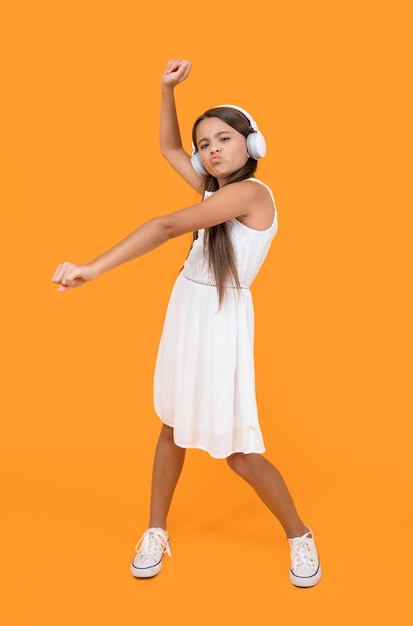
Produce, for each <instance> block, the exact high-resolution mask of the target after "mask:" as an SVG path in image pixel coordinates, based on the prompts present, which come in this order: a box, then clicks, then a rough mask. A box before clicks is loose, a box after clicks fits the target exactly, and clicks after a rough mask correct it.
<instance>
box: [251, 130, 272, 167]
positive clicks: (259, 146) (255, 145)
mask: <svg viewBox="0 0 413 626" xmlns="http://www.w3.org/2000/svg"><path fill="white" fill-rule="evenodd" d="M247 150H248V154H249V155H250V157H252V158H253V159H256V160H258V159H261V158H262V157H264V156H265V153H266V152H267V146H266V143H265V139H264V135H263V134H262V133H261V132H260V131H259V130H257V131H255V132H252V133H250V134H249V135H248V137H247Z"/></svg>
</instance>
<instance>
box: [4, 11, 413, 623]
mask: <svg viewBox="0 0 413 626" xmlns="http://www.w3.org/2000/svg"><path fill="white" fill-rule="evenodd" d="M408 5H409V3H408V2H402V1H399V0H393V1H392V2H386V1H383V2H373V1H371V0H370V1H369V0H367V1H366V2H356V1H355V0H349V1H348V2H338V3H337V2H330V1H328V0H324V1H323V0H314V1H313V2H305V1H303V0H293V1H291V2H279V1H278V0H276V1H275V2H271V3H269V2H267V3H264V4H262V5H259V4H258V5H251V4H250V3H247V2H244V1H241V2H240V1H237V2H235V1H234V0H228V2H226V3H224V4H220V5H218V6H217V5H214V4H212V5H196V3H195V4H194V3H193V2H192V1H189V0H183V1H182V2H180V3H179V4H178V5H176V6H174V5H171V4H170V3H167V2H163V3H161V4H158V3H155V4H154V3H147V4H142V3H139V2H134V1H133V0H116V1H114V0H106V1H103V0H73V1H71V0H54V1H53V0H49V1H46V0H36V1H33V2H31V1H30V0H16V1H13V2H9V3H2V7H1V9H0V59H1V61H0V63H1V70H0V83H1V90H2V96H1V101H0V108H1V118H0V177H1V184H0V199H1V200H0V201H1V234H2V245H1V256H2V260H1V268H2V272H1V287H2V308H1V317H2V324H1V332H2V338H1V346H2V349H1V353H2V361H3V363H2V368H3V370H2V376H1V382H2V395H1V414H2V435H1V441H0V446H1V450H0V452H1V456H0V463H1V475H2V486H1V489H2V493H1V507H2V518H1V523H2V526H3V528H2V532H1V536H2V539H3V541H4V544H5V545H4V547H3V548H2V557H1V560H2V566H1V576H2V577H3V578H4V580H3V581H2V582H1V589H2V592H3V593H2V595H3V600H2V602H1V608H0V611H1V612H3V613H4V618H3V623H4V624H7V625H8V626H9V625H12V624H21V625H23V624H24V625H25V626H26V625H28V624H30V625H31V624H33V625H34V624H36V625H37V624H39V625H40V624H42V625H49V624H53V625H55V624H58V625H59V626H65V625H66V624H68V625H69V624H73V623H78V624H101V625H106V624H107V625H109V624H111V625H112V624H129V623H133V622H137V621H141V620H147V619H151V622H152V623H156V624H157V623H159V624H160V623H163V621H164V620H166V619H172V620H175V619H179V620H180V623H181V624H185V625H186V624H187V625H192V624H210V623H215V624H225V623H238V624H249V623H251V622H252V620H254V621H255V620H256V621H260V622H261V623H264V624H266V623H272V622H273V621H274V622H276V621H277V623H280V624H284V623H287V621H288V623H292V624H298V623H305V624H308V625H310V624H331V623H334V624H348V623H353V624H354V623H356V624H366V623H368V624H371V623H373V622H374V623H388V622H390V621H391V622H392V623H404V620H405V617H404V616H405V615H406V614H409V613H408V612H410V603H409V602H408V600H409V597H408V593H407V585H408V580H409V576H408V573H409V564H410V557H411V556H412V555H411V547H410V545H411V541H410V538H409V532H410V526H411V521H412V519H411V507H406V502H409V496H410V494H411V491H412V461H411V457H412V455H411V435H412V426H411V418H412V403H411V393H410V392H411V389H410V388H411V354H412V352H411V350H412V341H411V340H412V337H411V319H412V309H411V293H410V292H411V263H410V252H411V243H410V239H411V227H412V220H411V211H412V194H411V180H409V178H410V179H411V162H409V161H410V159H411V139H412V137H411V125H410V124H411V110H412V102H411V96H410V82H411V65H410V62H411V48H410V42H411V32H410V31H411V28H410V26H409V15H408ZM177 56H179V57H183V58H190V59H191V60H192V61H193V71H192V74H191V77H190V79H189V80H188V81H187V82H186V83H185V84H184V85H182V86H181V87H180V88H179V90H178V91H177V99H178V106H179V112H180V118H181V120H182V132H183V137H184V139H185V141H186V145H187V148H188V149H190V128H191V125H192V122H193V120H194V119H195V117H196V116H197V115H198V114H199V113H200V112H202V111H203V110H205V108H207V107H209V106H212V105H214V104H218V103H223V102H232V103H234V104H239V105H240V106H243V107H244V108H246V109H248V110H250V111H251V113H252V114H253V116H254V118H255V119H256V120H257V121H258V123H259V126H260V129H261V130H262V131H263V133H264V135H265V137H266V139H267V144H268V156H267V157H266V158H265V159H264V160H263V161H262V163H260V165H259V170H258V175H259V177H260V178H262V179H263V180H264V181H265V182H267V183H268V184H269V185H270V186H271V187H272V188H273V190H274V193H275V197H276V201H277V205H278V210H279V216H280V230H279V234H278V235H277V238H276V240H275V243H274V246H273V249H272V251H271V252H270V255H269V257H268V260H267V262H266V264H265V266H264V267H263V269H262V272H261V274H260V275H259V277H258V278H257V281H256V283H255V285H254V288H253V293H254V300H255V308H256V367H257V391H258V401H259V409H260V416H261V422H262V428H263V431H264V435H265V441H266V445H267V454H268V457H269V458H270V459H271V460H273V462H274V463H275V464H276V465H277V466H278V467H279V469H280V470H281V471H282V473H283V474H284V476H285V478H286V480H287V482H288V484H289V486H290V488H291V491H292V492H293V495H294V497H295V500H296V502H297V504H298V507H299V510H300V511H301V513H302V516H303V517H304V519H305V521H307V523H309V524H310V525H311V526H312V527H313V528H314V530H315V532H316V535H317V540H318V545H319V549H320V552H321V555H322V559H323V569H324V578H323V580H322V582H321V584H320V585H319V586H318V587H317V588H315V589H313V590H311V591H302V590H297V589H295V588H293V587H292V586H291V585H290V583H289V581H288V564H289V561H288V550H287V545H286V542H285V540H284V538H283V534H282V531H281V528H280V527H279V526H278V524H277V523H276V522H274V521H273V519H272V517H271V515H270V514H269V513H268V512H267V511H266V510H265V509H264V507H263V506H262V505H261V503H260V502H259V501H258V499H257V498H256V496H255V494H254V493H252V492H251V491H250V490H249V488H248V487H247V486H246V485H245V484H243V483H242V482H241V481H240V480H239V479H238V478H237V477H236V476H235V475H233V474H231V472H230V470H229V469H228V468H227V467H226V464H225V462H224V461H214V460H212V459H210V458H209V457H208V456H207V455H206V454H204V453H201V452H198V451H192V452H191V453H189V454H188V457H187V463H186V467H185V469H184V474H183V477H182V481H181V483H180V484H179V487H178V490H177V493H176V498H175V500H174V504H173V509H172V512H171V518H170V531H171V534H172V552H173V557H174V559H173V561H172V562H170V561H169V560H167V561H168V562H166V563H165V567H164V571H163V572H162V575H161V576H159V577H158V578H156V579H154V580H152V581H136V580H134V579H133V578H132V577H131V576H130V574H129V561H130V559H131V557H132V554H133V547H134V544H135V542H136V541H137V539H138V538H139V536H140V534H141V532H143V530H144V529H145V527H146V523H147V509H148V502H149V486H150V475H151V463H152V456H153V449H154V445H155V442H156V439H157V435H158V431H159V420H158V418H156V417H155V416H154V413H153V409H152V375H153V367H154V362H155V357H156V349H157V344H158V340H159V336H160V332H161V328H162V320H163V317H164V312H165V307H166V303H167V299H168V296H169V292H170V289H171V286H172V284H173V281H174V280H175V277H176V275H177V272H178V271H179V268H180V267H181V264H182V261H183V258H184V257H185V255H186V252H187V250H188V246H189V240H190V237H182V238H181V239H180V240H176V241H173V242H171V243H169V244H167V245H165V246H164V247H163V248H162V249H159V250H156V251H155V252H153V253H152V254H151V255H149V256H148V257H145V258H143V259H140V260H139V261H136V262H134V263H131V264H129V265H127V266H123V267H122V268H119V269H117V270H115V271H114V272H112V273H111V274H109V275H106V276H104V277H102V278H101V279H100V280H99V281H97V282H96V283H93V284H90V285H88V286H87V287H85V288H83V289H78V290H74V291H73V292H69V293H66V294H59V293H57V291H56V286H55V285H52V284H51V282H50V279H51V276H52V274H53V271H54V269H55V266H56V265H57V263H59V262H61V261H63V260H72V261H78V262H82V261H87V260H89V259H91V258H93V257H94V256H95V255H97V254H98V253H100V252H101V251H103V250H104V249H106V248H107V247H109V246H110V245H112V244H113V243H115V242H116V241H117V240H119V239H120V238H121V237H123V236H124V235H126V234H127V233H128V232H129V231H131V230H132V229H133V228H134V227H135V226H136V225H138V224H139V223H141V222H142V221H144V220H146V219H149V218H150V217H152V216H154V215H157V214H160V213H164V212H168V211H171V210H176V209H178V208H180V207H183V206H186V205H189V204H192V203H193V202H194V201H195V200H196V196H195V195H194V193H193V192H192V191H191V190H190V189H189V188H187V187H186V186H185V184H184V183H182V182H181V181H180V180H179V179H178V178H177V177H176V175H175V174H174V172H172V171H171V170H170V169H169V168H168V166H167V164H166V162H164V161H163V160H162V158H161V156H160V153H159V148H158V115H159V82H160V77H161V74H162V72H163V68H164V64H165V62H166V61H167V59H168V58H169V57H177ZM408 166H409V167H408ZM406 509H407V510H406ZM409 551H410V554H409ZM304 596H305V597H304ZM154 616H156V619H155V618H154ZM154 619H155V621H154Z"/></svg>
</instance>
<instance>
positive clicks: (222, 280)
mask: <svg viewBox="0 0 413 626" xmlns="http://www.w3.org/2000/svg"><path fill="white" fill-rule="evenodd" d="M209 117H218V118H219V119H220V120H222V121H223V122H225V123H226V124H228V125H229V126H232V128H234V129H235V130H237V131H238V132H239V133H241V135H244V137H248V135H249V134H250V133H251V132H254V131H252V129H251V125H250V122H249V120H248V119H247V118H246V117H245V115H244V114H243V113H241V111H238V110H237V109H233V108H231V107H215V108H213V109H208V111H205V113H204V114H203V115H200V116H199V117H198V119H197V120H196V121H195V123H194V126H193V128H192V142H193V145H194V146H196V129H197V126H198V124H199V123H200V122H202V120H205V119H207V118H209ZM257 165H258V162H257V161H256V159H253V158H252V157H250V158H249V159H248V161H247V162H246V163H245V165H243V167H241V168H240V169H239V170H237V171H236V172H234V173H233V174H232V175H231V176H230V178H229V180H228V181H227V182H226V183H225V184H226V185H230V184H231V183H238V182H240V181H242V180H245V179H246V178H251V177H252V176H253V175H254V173H255V171H256V169H257ZM218 189H219V185H218V180H217V179H216V178H215V177H214V176H211V174H207V175H206V177H205V191H217V190H218ZM197 236H198V233H194V239H196V238H197ZM204 245H205V246H206V249H207V256H208V263H209V267H210V269H211V270H212V272H213V274H214V276H215V282H216V285H217V290H218V300H219V304H220V305H221V304H222V301H223V299H224V295H225V285H226V284H231V285H232V286H233V287H236V288H238V289H239V288H240V282H239V278H238V272H237V267H236V262H235V253H234V249H233V246H232V243H231V239H230V238H229V234H228V225H227V223H226V222H222V224H217V225H216V226H212V227H211V228H206V229H205V240H204Z"/></svg>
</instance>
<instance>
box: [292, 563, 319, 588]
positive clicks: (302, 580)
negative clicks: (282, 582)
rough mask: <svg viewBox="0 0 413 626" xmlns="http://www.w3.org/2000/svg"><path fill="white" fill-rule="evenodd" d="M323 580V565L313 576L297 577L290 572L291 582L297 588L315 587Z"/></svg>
mask: <svg viewBox="0 0 413 626" xmlns="http://www.w3.org/2000/svg"><path fill="white" fill-rule="evenodd" d="M320 580H321V565H320V564H319V565H318V570H317V571H316V572H315V574H313V576H296V575H295V574H293V572H292V571H291V570H290V581H291V582H292V584H293V585H294V586H295V587H302V588H307V587H314V586H315V585H316V584H317V583H319V582H320Z"/></svg>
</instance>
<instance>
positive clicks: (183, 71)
mask: <svg viewBox="0 0 413 626" xmlns="http://www.w3.org/2000/svg"><path fill="white" fill-rule="evenodd" d="M191 67H192V63H191V61H186V60H185V59H171V60H170V61H168V63H167V64H166V68H165V72H164V74H163V76H162V84H163V85H165V86H168V87H172V88H173V87H175V86H176V85H178V84H179V83H182V81H184V80H185V79H186V78H187V77H188V75H189V72H190V71H191Z"/></svg>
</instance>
